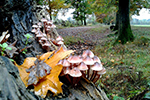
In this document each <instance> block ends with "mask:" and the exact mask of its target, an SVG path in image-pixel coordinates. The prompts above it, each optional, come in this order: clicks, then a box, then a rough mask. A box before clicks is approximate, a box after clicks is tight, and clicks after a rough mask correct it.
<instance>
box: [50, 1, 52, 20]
mask: <svg viewBox="0 0 150 100" xmlns="http://www.w3.org/2000/svg"><path fill="white" fill-rule="evenodd" d="M50 5H51V1H50V0H49V11H50V12H49V16H50V20H52V11H51V10H52V9H51V7H50Z"/></svg>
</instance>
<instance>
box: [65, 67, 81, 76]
mask: <svg viewBox="0 0 150 100" xmlns="http://www.w3.org/2000/svg"><path fill="white" fill-rule="evenodd" d="M68 74H69V75H70V76H72V77H80V76H82V73H81V71H80V70H79V69H78V68H77V67H74V68H73V69H71V70H70V71H69V72H68Z"/></svg>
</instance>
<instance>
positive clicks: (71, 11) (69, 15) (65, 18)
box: [58, 9, 75, 20]
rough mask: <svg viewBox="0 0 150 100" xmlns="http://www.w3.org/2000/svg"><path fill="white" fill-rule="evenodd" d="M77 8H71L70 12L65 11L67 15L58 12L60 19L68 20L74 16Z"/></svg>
mask: <svg viewBox="0 0 150 100" xmlns="http://www.w3.org/2000/svg"><path fill="white" fill-rule="evenodd" d="M74 10H75V9H69V10H68V12H66V13H65V16H63V15H62V14H61V12H58V19H62V20H67V18H68V17H71V18H72V17H73V14H71V13H73V12H74Z"/></svg>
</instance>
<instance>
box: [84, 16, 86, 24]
mask: <svg viewBox="0 0 150 100" xmlns="http://www.w3.org/2000/svg"><path fill="white" fill-rule="evenodd" d="M84 25H85V26H86V17H85V15H84Z"/></svg>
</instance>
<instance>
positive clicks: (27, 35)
mask: <svg viewBox="0 0 150 100" xmlns="http://www.w3.org/2000/svg"><path fill="white" fill-rule="evenodd" d="M24 36H25V37H26V38H27V40H26V43H25V45H27V44H28V40H29V38H31V37H32V36H31V35H30V34H26V35H24Z"/></svg>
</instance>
